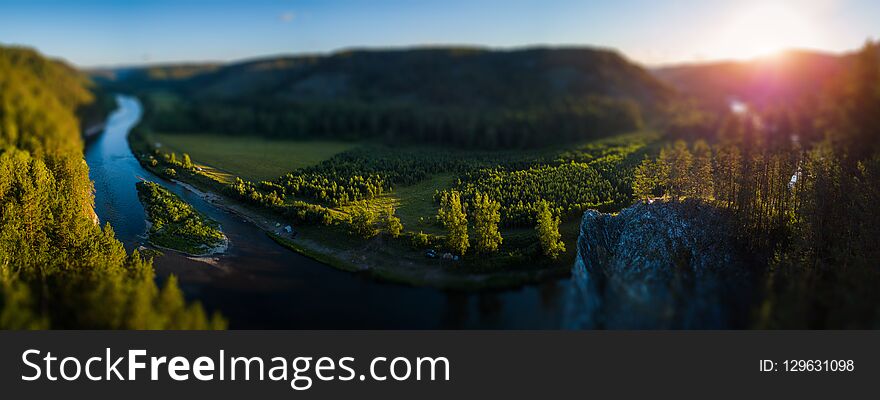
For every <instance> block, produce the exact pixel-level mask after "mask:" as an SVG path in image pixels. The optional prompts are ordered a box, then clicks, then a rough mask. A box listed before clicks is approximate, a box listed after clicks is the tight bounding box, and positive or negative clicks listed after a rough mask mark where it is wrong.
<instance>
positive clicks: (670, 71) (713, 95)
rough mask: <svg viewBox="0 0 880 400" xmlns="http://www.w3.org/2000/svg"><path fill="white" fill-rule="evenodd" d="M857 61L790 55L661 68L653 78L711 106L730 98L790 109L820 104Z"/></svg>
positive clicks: (848, 57) (800, 53)
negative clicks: (821, 97)
mask: <svg viewBox="0 0 880 400" xmlns="http://www.w3.org/2000/svg"><path fill="white" fill-rule="evenodd" d="M852 59H853V56H852V55H849V54H845V55H833V54H826V53H819V52H811V51H788V52H784V53H782V54H779V55H775V56H769V57H765V58H759V59H756V60H752V61H728V62H713V63H706V64H692V65H679V66H670V67H663V68H657V69H654V70H653V71H652V73H653V74H654V75H655V76H657V77H658V78H660V79H661V80H663V81H664V82H666V83H668V84H669V85H671V86H673V87H675V88H676V89H678V90H679V91H680V92H681V93H683V94H685V95H689V96H693V97H695V98H697V99H698V100H700V101H702V102H703V103H704V104H707V105H709V106H712V107H727V105H728V102H729V101H730V100H731V99H737V100H739V101H743V102H747V103H750V104H753V105H756V106H771V107H772V106H779V105H785V106H791V105H793V104H796V103H799V102H803V101H808V100H816V96H817V95H819V94H821V93H823V91H824V90H825V89H826V87H827V86H828V85H829V84H832V83H833V82H834V80H835V79H838V78H840V76H841V74H842V73H843V72H844V71H845V70H846V69H847V68H848V67H849V66H850V65H851V64H852Z"/></svg>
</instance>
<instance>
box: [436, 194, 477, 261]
mask: <svg viewBox="0 0 880 400" xmlns="http://www.w3.org/2000/svg"><path fill="white" fill-rule="evenodd" d="M437 219H438V220H439V221H440V223H441V224H442V225H443V227H444V228H446V245H447V246H449V249H450V250H452V251H454V252H456V253H459V254H461V255H464V254H465V252H467V249H468V247H470V243H469V242H468V225H467V215H466V214H465V212H464V207H463V206H462V204H461V194H460V193H459V192H458V191H456V190H450V191H446V192H443V194H442V195H441V197H440V209H439V210H438V211H437Z"/></svg>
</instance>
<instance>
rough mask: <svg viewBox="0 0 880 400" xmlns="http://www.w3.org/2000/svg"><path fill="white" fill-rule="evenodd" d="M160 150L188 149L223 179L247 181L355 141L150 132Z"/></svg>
mask: <svg viewBox="0 0 880 400" xmlns="http://www.w3.org/2000/svg"><path fill="white" fill-rule="evenodd" d="M150 139H151V141H152V142H153V143H158V144H160V145H161V147H160V149H161V150H162V151H163V152H175V153H177V154H178V156H179V155H180V154H182V153H188V154H189V155H190V157H192V160H193V162H194V163H195V164H197V165H200V166H203V168H204V167H208V168H207V169H208V170H212V171H214V173H216V174H217V175H218V178H222V180H223V181H227V180H229V179H232V178H233V177H234V176H240V177H242V178H243V179H247V180H250V181H257V182H258V181H262V180H270V179H275V178H277V177H279V176H281V175H283V174H286V173H288V172H290V171H293V170H295V169H297V168H302V167H307V166H310V165H315V164H317V163H319V162H321V161H323V160H326V159H328V158H330V157H333V156H334V155H336V154H339V153H341V152H343V151H346V150H349V149H351V148H353V147H355V146H357V143H351V142H338V141H326V140H308V141H295V140H269V139H264V138H258V137H251V136H242V137H237V136H227V135H217V134H208V133H174V134H169V133H153V134H151V135H150Z"/></svg>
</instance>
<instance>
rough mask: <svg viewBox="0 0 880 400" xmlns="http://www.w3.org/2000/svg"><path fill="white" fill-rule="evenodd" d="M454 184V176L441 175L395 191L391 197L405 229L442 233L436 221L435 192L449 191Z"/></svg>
mask: <svg viewBox="0 0 880 400" xmlns="http://www.w3.org/2000/svg"><path fill="white" fill-rule="evenodd" d="M454 183H455V176H454V175H453V174H440V175H434V176H432V177H431V178H429V179H427V180H425V181H422V182H419V183H417V184H415V185H410V186H404V187H399V188H397V189H395V190H394V191H393V192H392V193H391V194H390V197H391V198H393V199H395V200H396V202H397V216H398V217H400V222H402V223H403V226H404V228H406V230H409V231H415V232H418V231H423V232H426V233H442V229H441V228H440V227H439V226H438V225H437V222H436V221H435V219H434V216H436V215H437V204H435V203H434V191H435V190H443V189H448V188H450V187H452V185H453V184H454Z"/></svg>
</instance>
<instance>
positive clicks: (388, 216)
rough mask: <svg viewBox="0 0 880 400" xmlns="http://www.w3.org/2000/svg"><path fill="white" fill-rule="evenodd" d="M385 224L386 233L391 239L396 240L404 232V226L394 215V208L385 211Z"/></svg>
mask: <svg viewBox="0 0 880 400" xmlns="http://www.w3.org/2000/svg"><path fill="white" fill-rule="evenodd" d="M383 222H384V225H385V232H388V234H389V235H391V237H394V238H396V237H398V236H400V233H401V232H403V224H402V223H400V218H397V216H396V215H394V208H393V207H389V208H388V209H387V210H385V219H384V221H383Z"/></svg>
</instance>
